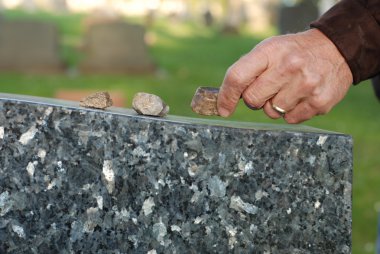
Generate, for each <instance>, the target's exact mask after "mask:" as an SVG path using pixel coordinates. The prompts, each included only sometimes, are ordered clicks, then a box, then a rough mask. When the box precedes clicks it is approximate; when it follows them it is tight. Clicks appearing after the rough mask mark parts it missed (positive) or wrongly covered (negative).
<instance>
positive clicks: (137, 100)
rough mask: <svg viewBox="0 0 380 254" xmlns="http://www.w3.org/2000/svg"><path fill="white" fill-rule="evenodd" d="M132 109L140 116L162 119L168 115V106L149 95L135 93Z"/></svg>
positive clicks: (159, 99)
mask: <svg viewBox="0 0 380 254" xmlns="http://www.w3.org/2000/svg"><path fill="white" fill-rule="evenodd" d="M132 107H133V109H134V110H135V111H136V112H137V113H138V114H140V115H147V116H160V117H163V116H166V115H167V114H168V113H169V106H168V105H166V103H165V102H164V101H163V100H162V99H161V98H160V97H159V96H157V95H154V94H149V93H137V94H136V95H135V96H134V97H133V101H132Z"/></svg>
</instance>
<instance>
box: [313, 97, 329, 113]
mask: <svg viewBox="0 0 380 254" xmlns="http://www.w3.org/2000/svg"><path fill="white" fill-rule="evenodd" d="M329 102H330V100H329V98H328V97H322V96H318V97H314V98H313V99H311V101H310V106H311V107H312V108H313V109H315V110H316V111H318V112H322V111H325V110H326V109H328V107H329Z"/></svg>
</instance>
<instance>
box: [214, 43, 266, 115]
mask: <svg viewBox="0 0 380 254" xmlns="http://www.w3.org/2000/svg"><path fill="white" fill-rule="evenodd" d="M267 66H268V59H267V56H266V55H265V54H264V53H263V52H262V51H261V50H260V49H254V50H252V51H251V52H250V53H248V54H247V55H245V56H243V57H242V58H241V59H239V60H238V61H237V62H236V63H235V64H234V65H232V66H231V67H230V68H229V69H228V71H227V73H226V76H225V78H224V81H223V84H222V86H221V88H220V91H219V95H218V104H217V106H218V111H219V114H220V115H221V116H223V117H227V116H229V115H231V114H232V112H233V111H234V110H235V108H236V105H237V103H238V101H239V99H240V97H241V95H242V93H243V91H244V90H245V89H246V88H247V87H248V86H250V85H251V84H252V82H253V81H254V80H255V79H256V77H258V76H259V75H261V74H262V73H263V72H264V71H265V69H266V68H267Z"/></svg>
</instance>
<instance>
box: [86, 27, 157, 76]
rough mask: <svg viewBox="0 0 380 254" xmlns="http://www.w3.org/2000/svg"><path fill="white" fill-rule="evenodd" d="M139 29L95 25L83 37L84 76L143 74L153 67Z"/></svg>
mask: <svg viewBox="0 0 380 254" xmlns="http://www.w3.org/2000/svg"><path fill="white" fill-rule="evenodd" d="M144 34H145V30H144V28H143V27H142V26H139V25H133V24H128V23H125V22H112V23H106V24H97V25H93V26H91V27H90V28H89V30H88V31H87V33H86V36H85V45H84V51H85V54H86V57H85V60H84V61H83V63H82V64H81V71H82V72H85V73H147V72H152V71H153V70H154V65H153V63H152V60H151V58H150V56H149V54H148V50H147V46H146V45H145V42H144Z"/></svg>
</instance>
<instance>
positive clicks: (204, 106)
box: [191, 87, 219, 116]
mask: <svg viewBox="0 0 380 254" xmlns="http://www.w3.org/2000/svg"><path fill="white" fill-rule="evenodd" d="M218 94H219V88H215V87H198V89H197V91H196V92H195V94H194V97H193V100H192V101H191V108H192V110H193V111H194V112H195V113H197V114H200V115H205V116H215V115H219V113H218V108H217V106H216V102H217V99H218Z"/></svg>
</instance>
